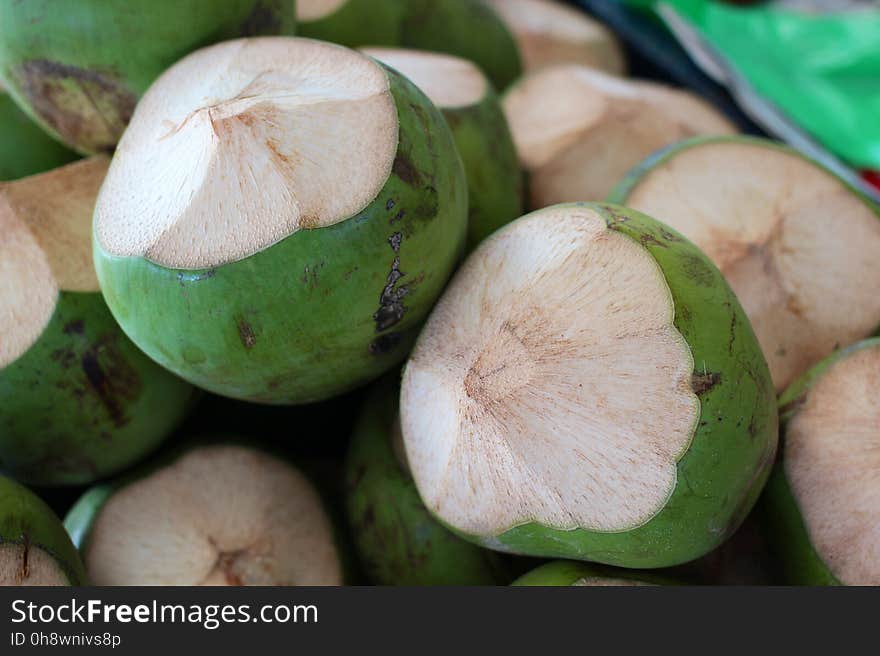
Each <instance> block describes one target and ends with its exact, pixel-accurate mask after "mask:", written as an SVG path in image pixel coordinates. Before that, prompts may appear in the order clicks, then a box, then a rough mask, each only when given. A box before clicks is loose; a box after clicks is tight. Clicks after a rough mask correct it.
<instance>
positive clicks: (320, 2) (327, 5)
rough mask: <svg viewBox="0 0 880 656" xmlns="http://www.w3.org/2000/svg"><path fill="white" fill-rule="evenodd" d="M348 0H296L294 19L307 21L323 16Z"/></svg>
mask: <svg viewBox="0 0 880 656" xmlns="http://www.w3.org/2000/svg"><path fill="white" fill-rule="evenodd" d="M348 2H349V0H296V19H297V20H298V21H302V22H304V23H307V22H309V21H316V20H319V19H321V18H325V17H327V16H329V15H330V14H332V13H334V12H336V11H337V10H339V9H341V8H342V6H343V5H346V4H348Z"/></svg>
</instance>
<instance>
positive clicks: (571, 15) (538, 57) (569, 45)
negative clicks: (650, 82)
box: [488, 0, 624, 74]
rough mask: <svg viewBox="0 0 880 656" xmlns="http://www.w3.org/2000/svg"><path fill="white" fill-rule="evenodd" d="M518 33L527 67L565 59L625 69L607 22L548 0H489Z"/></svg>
mask: <svg viewBox="0 0 880 656" xmlns="http://www.w3.org/2000/svg"><path fill="white" fill-rule="evenodd" d="M488 2H489V4H490V5H491V6H492V7H493V8H494V9H495V10H496V11H497V12H498V15H499V16H501V19H502V20H503V21H504V22H505V23H506V24H507V25H508V26H509V27H510V30H511V31H512V32H513V34H514V36H515V37H516V40H517V44H518V46H519V49H520V53H521V55H522V58H523V65H524V67H525V70H526V71H533V70H537V69H539V68H544V67H546V66H548V65H552V64H558V63H563V62H571V63H577V64H583V65H585V66H590V67H593V68H598V69H601V70H604V71H607V72H609V73H616V74H619V73H622V72H623V69H624V62H623V54H622V52H621V49H620V45H619V44H618V43H617V39H616V38H615V37H614V35H613V34H612V33H611V31H610V30H608V29H607V28H606V27H605V26H604V25H601V24H600V23H597V22H596V21H594V20H592V19H591V18H589V17H588V16H587V15H586V14H585V13H584V12H582V11H579V10H577V9H574V8H573V7H567V6H565V5H561V4H559V3H557V2H551V1H549V0H488Z"/></svg>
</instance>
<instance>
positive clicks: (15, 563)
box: [0, 534, 70, 586]
mask: <svg viewBox="0 0 880 656" xmlns="http://www.w3.org/2000/svg"><path fill="white" fill-rule="evenodd" d="M66 585H70V581H69V580H68V578H67V576H66V575H65V573H64V571H63V570H62V568H61V567H60V566H59V564H58V563H57V562H56V561H55V559H54V558H53V557H52V556H51V555H50V554H49V553H48V552H47V551H46V550H44V549H43V548H41V547H39V546H37V545H33V544H31V542H30V539H29V536H28V535H26V534H25V535H24V536H22V538H21V539H19V540H16V541H9V542H3V543H0V586H66Z"/></svg>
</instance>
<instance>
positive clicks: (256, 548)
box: [84, 445, 342, 585]
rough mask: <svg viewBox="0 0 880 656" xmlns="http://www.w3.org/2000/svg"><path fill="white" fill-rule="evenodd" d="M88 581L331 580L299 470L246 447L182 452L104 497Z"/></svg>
mask: <svg viewBox="0 0 880 656" xmlns="http://www.w3.org/2000/svg"><path fill="white" fill-rule="evenodd" d="M84 559H85V564H86V570H87V571H88V574H89V578H90V579H91V581H92V582H93V583H95V584H96V585H339V584H341V583H342V572H341V568H340V562H339V557H338V555H337V551H336V546H335V544H334V538H333V530H332V528H331V525H330V521H329V520H328V518H327V515H326V514H325V512H324V508H323V506H322V504H321V500H320V499H319V498H318V495H317V493H316V492H315V490H314V489H313V488H312V486H311V484H310V483H309V482H308V481H307V480H306V478H305V477H304V476H303V475H302V474H300V473H299V472H298V471H297V470H296V469H294V468H293V467H291V466H290V465H288V464H287V463H285V462H283V461H281V460H279V459H277V458H275V457H272V456H270V455H267V454H265V453H263V452H260V451H256V450H254V449H248V448H245V447H240V446H233V445H221V446H209V447H201V448H197V449H194V450H192V451H189V452H188V453H186V454H185V455H183V456H182V457H180V458H179V459H178V460H177V461H175V462H174V463H173V464H171V465H168V466H165V467H162V468H161V469H158V470H156V471H155V472H153V473H152V474H150V475H148V476H146V477H145V478H142V479H140V480H138V481H135V482H134V483H131V484H129V485H126V486H125V487H123V488H122V489H121V490H119V491H118V492H117V493H115V494H114V495H113V496H111V497H110V498H109V499H108V500H107V502H106V503H105V504H104V506H103V507H102V508H101V509H100V511H99V513H98V516H97V518H96V519H95V523H94V525H93V527H92V531H91V533H90V534H89V539H88V543H87V545H86V549H85V554H84Z"/></svg>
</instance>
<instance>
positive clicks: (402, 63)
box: [361, 48, 489, 109]
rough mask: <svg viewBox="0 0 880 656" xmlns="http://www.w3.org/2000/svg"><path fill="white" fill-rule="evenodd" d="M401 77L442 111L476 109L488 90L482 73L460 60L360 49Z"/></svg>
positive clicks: (421, 53)
mask: <svg viewBox="0 0 880 656" xmlns="http://www.w3.org/2000/svg"><path fill="white" fill-rule="evenodd" d="M361 52H363V53H364V54H365V55H369V56H370V57H374V58H375V59H378V60H379V61H380V62H382V63H383V64H387V65H388V66H390V67H391V68H393V69H395V70H396V71H398V72H400V73H402V74H403V75H404V76H405V77H407V78H408V79H409V80H410V82H412V83H413V84H415V85H416V86H417V87H419V88H420V89H421V90H422V91H423V92H424V93H425V95H426V96H428V98H429V99H430V100H431V102H432V103H434V104H435V105H436V106H437V107H440V108H441V109H449V108H455V107H469V106H471V105H476V104H477V103H479V102H480V101H481V100H482V99H483V98H484V97H485V96H486V92H487V91H488V89H489V82H488V80H487V79H486V76H485V75H484V74H483V72H482V71H481V70H480V69H479V68H478V67H477V66H476V65H475V64H473V63H471V62H469V61H468V60H466V59H461V58H460V57H453V56H452V55H444V54H440V53H435V52H425V51H420V50H406V49H403V48H361Z"/></svg>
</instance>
